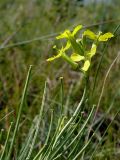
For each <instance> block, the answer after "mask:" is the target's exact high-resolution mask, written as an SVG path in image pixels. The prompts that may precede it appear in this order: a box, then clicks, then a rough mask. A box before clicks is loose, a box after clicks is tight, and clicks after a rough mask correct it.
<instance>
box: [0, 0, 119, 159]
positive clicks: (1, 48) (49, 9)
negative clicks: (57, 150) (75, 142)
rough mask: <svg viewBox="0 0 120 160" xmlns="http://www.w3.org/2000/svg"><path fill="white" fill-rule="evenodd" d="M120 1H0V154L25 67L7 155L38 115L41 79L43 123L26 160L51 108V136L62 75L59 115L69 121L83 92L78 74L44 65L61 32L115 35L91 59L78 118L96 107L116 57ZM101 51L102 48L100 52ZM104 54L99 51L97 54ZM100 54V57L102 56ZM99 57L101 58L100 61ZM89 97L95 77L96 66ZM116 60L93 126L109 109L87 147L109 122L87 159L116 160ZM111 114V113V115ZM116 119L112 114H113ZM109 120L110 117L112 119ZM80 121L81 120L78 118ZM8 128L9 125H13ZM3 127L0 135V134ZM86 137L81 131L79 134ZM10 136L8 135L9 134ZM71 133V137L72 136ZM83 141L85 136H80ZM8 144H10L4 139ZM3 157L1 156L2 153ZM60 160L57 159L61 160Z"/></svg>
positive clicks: (43, 130) (38, 144)
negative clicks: (86, 90)
mask: <svg viewBox="0 0 120 160" xmlns="http://www.w3.org/2000/svg"><path fill="white" fill-rule="evenodd" d="M119 15H120V1H119V0H114V1H113V2H112V3H111V4H109V5H108V4H106V5H105V4H96V3H95V4H90V5H84V4H82V3H81V2H80V1H78V0H72V1H70V0H60V1H59V0H44V1H42V0H26V1H25V0H1V1H0V17H1V22H0V129H1V141H0V149H1V153H2V151H3V148H4V143H5V140H6V135H7V133H8V130H9V127H10V124H11V121H12V122H16V117H17V113H18V110H19V104H20V99H21V96H22V92H23V88H24V84H25V79H26V75H27V72H28V68H29V66H30V65H33V69H32V75H31V78H30V83H29V86H28V91H27V97H26V98H25V100H24V106H23V110H22V117H21V120H20V125H19V132H18V134H17V138H16V141H15V147H14V152H13V156H12V157H14V158H15V159H17V158H16V157H17V156H16V155H17V153H18V152H19V148H21V146H22V143H23V142H24V140H25V137H26V134H27V133H28V131H29V128H30V126H31V124H32V123H33V119H34V118H35V117H36V116H37V115H38V113H39V110H40V105H41V100H42V96H43V90H44V84H45V81H47V98H46V101H45V107H44V114H43V116H44V119H43V120H42V123H41V126H40V128H39V133H38V138H37V142H36V145H35V147H34V152H33V155H32V157H31V159H33V157H34V155H36V152H37V151H38V150H39V148H40V147H41V146H43V144H44V142H45V138H46V136H47V133H48V128H49V123H48V122H50V117H51V109H53V110H54V123H53V131H52V132H53V133H54V130H55V128H56V126H57V119H58V118H59V117H60V105H61V96H60V92H61V83H60V80H59V77H61V76H62V77H63V88H64V96H63V104H64V114H65V115H66V116H67V118H68V119H69V117H70V116H71V115H72V113H73V111H74V110H75V108H76V106H77V105H78V103H79V101H80V99H81V97H82V94H83V90H84V85H85V82H84V78H83V75H82V74H80V73H78V72H76V71H74V70H72V69H71V68H70V67H69V66H68V65H67V64H66V63H64V62H63V61H62V60H59V61H54V62H53V63H48V62H46V59H47V58H48V57H51V55H53V53H54V51H53V49H52V46H53V45H55V44H57V45H58V42H57V41H56V39H55V36H56V35H57V34H59V33H60V32H61V31H64V29H66V28H69V29H73V27H74V26H76V25H77V24H82V25H83V26H84V27H86V28H87V27H88V28H90V29H91V30H93V31H98V30H101V31H102V32H108V31H110V32H115V30H117V31H116V33H115V37H114V38H113V39H112V40H110V42H109V43H108V45H107V46H106V47H105V44H102V45H101V46H100V47H99V50H98V53H97V55H96V57H95V58H94V60H93V65H92V67H91V70H90V73H89V74H90V77H89V93H88V94H89V97H90V98H89V103H87V105H85V104H84V105H85V108H84V110H83V111H84V116H85V117H84V118H87V117H88V113H89V112H90V110H91V108H92V105H93V104H95V105H97V104H98V102H99V100H100V94H101V91H102V87H103V84H104V80H105V77H106V75H107V72H108V69H109V67H110V66H111V64H112V63H113V60H114V59H115V58H116V57H117V55H118V54H119V53H120V47H119V43H120V37H119V35H120V29H119V28H117V27H119V22H120V16H119ZM104 48H105V49H104ZM103 50H104V51H103ZM103 53H104V56H103ZM101 57H102V59H101ZM100 61H101V62H102V63H101V65H100V69H99V72H98V75H97V80H96V85H95V90H94V94H93V96H92V98H91V93H92V89H93V87H94V82H95V75H96V72H97V68H98V64H99V63H100ZM119 61H120V58H119V57H117V60H116V61H115V63H114V65H113V66H112V68H111V70H110V73H109V75H108V76H107V79H106V81H105V82H106V83H105V85H104V92H103V95H102V99H101V101H100V105H99V111H98V112H97V116H96V120H95V124H94V126H95V125H96V124H97V123H99V122H101V120H102V117H103V116H104V115H105V114H106V113H107V111H108V110H109V107H110V106H111V105H112V108H111V110H110V112H109V114H107V115H106V118H105V120H104V122H103V124H102V125H101V127H100V128H99V130H98V131H97V134H96V136H95V139H93V140H92V142H91V144H90V146H93V148H94V147H95V146H96V144H97V143H98V142H99V141H100V139H101V138H102V135H103V134H104V132H105V131H106V128H107V126H108V125H109V124H110V123H111V122H112V124H111V125H110V127H109V129H108V130H107V131H106V134H105V136H104V138H103V142H102V144H100V145H99V147H98V148H97V151H96V153H95V155H94V158H93V159H97V160H98V159H100V160H102V159H103V160H104V159H110V160H118V159H120V148H119V146H120V124H119V120H120V114H119V110H120V74H119V70H120V63H119ZM116 113H117V115H116ZM115 115H116V116H115ZM114 116H115V118H114ZM84 118H83V120H84ZM13 128H14V127H13ZM3 129H4V131H3ZM85 133H86V132H85ZM12 134H13V133H12V132H11V135H12ZM75 134H76V133H75ZM85 137H87V135H85ZM10 142H11V140H10ZM90 146H89V147H88V149H87V153H88V155H87V154H86V156H84V158H83V159H85V158H86V159H87V158H88V159H89V156H90V153H91V150H90V149H91V148H90ZM6 154H7V152H6ZM61 159H63V158H61Z"/></svg>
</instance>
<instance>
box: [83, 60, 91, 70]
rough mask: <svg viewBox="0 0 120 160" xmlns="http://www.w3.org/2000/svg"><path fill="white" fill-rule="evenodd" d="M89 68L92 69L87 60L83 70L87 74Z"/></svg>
mask: <svg viewBox="0 0 120 160" xmlns="http://www.w3.org/2000/svg"><path fill="white" fill-rule="evenodd" d="M89 67H90V61H89V60H86V61H85V63H84V66H83V67H82V70H83V71H84V72H86V71H87V70H88V69H89Z"/></svg>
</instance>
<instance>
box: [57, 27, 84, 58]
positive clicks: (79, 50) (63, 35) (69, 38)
mask: <svg viewBox="0 0 120 160" xmlns="http://www.w3.org/2000/svg"><path fill="white" fill-rule="evenodd" d="M80 29H82V25H78V26H77V27H75V28H74V30H73V31H72V32H71V31H70V30H65V31H64V32H63V33H61V34H60V35H59V36H57V37H56V38H57V39H63V38H66V39H67V42H69V43H70V44H71V47H72V48H73V50H74V52H76V53H77V54H82V55H83V54H84V51H83V48H82V46H81V44H80V43H79V42H78V41H77V40H76V38H75V35H76V34H77V32H78V31H79V30H80Z"/></svg>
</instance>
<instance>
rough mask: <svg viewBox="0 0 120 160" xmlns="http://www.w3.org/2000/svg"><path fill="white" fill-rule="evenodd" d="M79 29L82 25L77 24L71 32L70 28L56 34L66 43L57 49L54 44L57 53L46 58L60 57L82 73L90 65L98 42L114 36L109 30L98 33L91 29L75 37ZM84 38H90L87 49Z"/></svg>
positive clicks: (49, 59)
mask: <svg viewBox="0 0 120 160" xmlns="http://www.w3.org/2000/svg"><path fill="white" fill-rule="evenodd" d="M81 29H82V25H78V26H77V27H75V28H74V30H73V31H72V32H71V31H70V30H65V31H64V32H63V33H61V34H60V35H59V36H57V37H56V39H63V38H64V39H66V41H67V42H66V45H65V47H63V46H62V48H61V49H57V48H56V46H54V47H53V48H56V50H57V55H55V56H53V57H51V58H48V59H47V61H53V60H55V59H58V58H60V57H61V58H63V59H64V60H65V61H66V62H68V63H69V64H70V65H72V67H73V68H75V69H79V70H81V71H82V72H84V73H85V72H87V71H88V70H89V67H90V65H91V59H92V57H93V56H94V55H95V54H96V51H97V46H98V44H99V43H100V42H106V41H108V40H109V39H110V38H112V37H114V35H113V34H112V33H110V32H108V33H105V34H102V32H98V34H95V33H94V32H92V31H91V30H85V31H84V32H83V33H82V36H81V38H76V34H77V33H78V31H79V30H81ZM86 38H88V39H91V40H92V45H91V48H90V49H89V50H87V48H88V47H87V46H88V43H87V42H86V41H85V39H86ZM70 48H71V49H72V53H71V55H70V56H68V55H67V54H66V51H67V50H69V49H70ZM81 61H82V62H83V65H82V66H80V65H79V62H81Z"/></svg>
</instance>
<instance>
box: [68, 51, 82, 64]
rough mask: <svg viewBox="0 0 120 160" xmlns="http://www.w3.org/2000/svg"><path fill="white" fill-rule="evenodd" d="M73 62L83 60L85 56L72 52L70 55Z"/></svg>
mask: <svg viewBox="0 0 120 160" xmlns="http://www.w3.org/2000/svg"><path fill="white" fill-rule="evenodd" d="M70 58H71V59H72V60H73V61H74V62H80V61H81V60H84V59H85V57H84V56H81V55H79V54H77V53H73V54H72V55H71V57H70Z"/></svg>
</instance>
